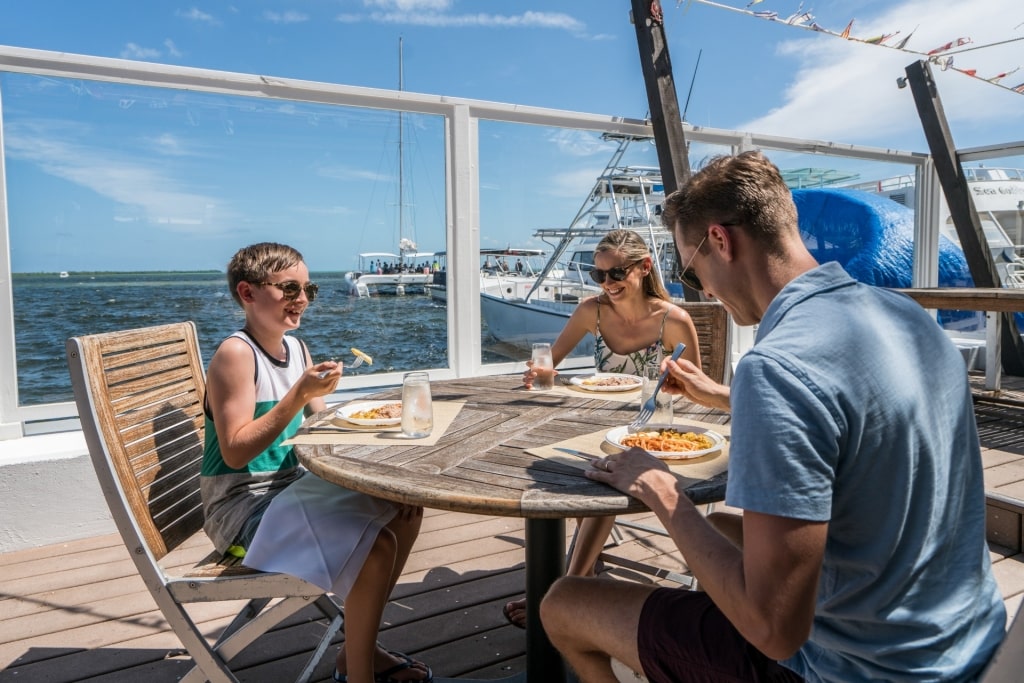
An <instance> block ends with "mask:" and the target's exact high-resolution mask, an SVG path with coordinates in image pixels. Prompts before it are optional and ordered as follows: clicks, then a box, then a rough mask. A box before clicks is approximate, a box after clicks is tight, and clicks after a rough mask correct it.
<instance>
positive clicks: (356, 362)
mask: <svg viewBox="0 0 1024 683" xmlns="http://www.w3.org/2000/svg"><path fill="white" fill-rule="evenodd" d="M327 360H329V361H332V362H337V360H338V359H337V358H328V359H327ZM362 364H363V357H362V356H356V359H355V360H354V361H352V362H351V363H350V364H349V365H347V366H346V367H348V369H349V370H352V369H354V368H358V367H359V366H360V365H362ZM329 372H330V370H324V371H323V372H321V373H320V374H319V375H318V377H319V378H320V379H323V378H324V377H326V376H327V373H329Z"/></svg>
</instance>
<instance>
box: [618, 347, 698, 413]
mask: <svg viewBox="0 0 1024 683" xmlns="http://www.w3.org/2000/svg"><path fill="white" fill-rule="evenodd" d="M685 349H686V344H684V343H683V342H679V343H678V344H676V349H675V351H673V352H672V360H679V356H681V355H683V351H684V350H685ZM666 377H668V368H665V369H664V370H663V371H662V373H661V377H659V378H658V383H657V384H655V385H654V391H653V392H651V397H650V398H648V399H647V400H646V401H644V404H643V405H642V406H640V414H639V415H637V416H636V419H635V420H633V421H632V422H630V423H629V424H628V425H627V428H628V429H629V432H630V433H633V432H635V431H638V430H639V429H640V428H641V427H643V426H644V425H645V424H647V423H648V422H650V421H651V418H652V417H653V416H654V409H655V408H656V407H657V406H658V404H657V399H658V391H660V390H661V385H662V384H664V383H665V378H666Z"/></svg>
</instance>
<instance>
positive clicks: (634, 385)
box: [569, 372, 643, 391]
mask: <svg viewBox="0 0 1024 683" xmlns="http://www.w3.org/2000/svg"><path fill="white" fill-rule="evenodd" d="M611 377H621V378H622V379H627V380H629V382H630V383H629V384H612V385H600V384H587V383H586V382H587V380H592V379H598V380H600V379H608V378H611ZM569 382H571V383H572V384H573V385H574V386H577V387H579V388H580V389H583V390H585V391H634V390H635V389H639V388H640V385H641V384H642V382H643V381H642V380H641V379H640V378H639V377H637V376H636V375H623V374H620V373H617V372H598V373H596V374H593V375H582V376H577V377H573V378H572V379H570V380H569Z"/></svg>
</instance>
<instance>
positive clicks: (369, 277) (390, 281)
mask: <svg viewBox="0 0 1024 683" xmlns="http://www.w3.org/2000/svg"><path fill="white" fill-rule="evenodd" d="M433 278H434V276H433V274H431V273H391V274H382V275H378V274H377V273H360V272H357V271H353V272H350V273H346V274H345V280H344V283H345V284H344V289H345V291H346V293H347V294H349V295H351V296H374V295H380V294H395V295H399V296H400V295H403V294H423V293H424V292H425V291H426V288H427V286H428V285H429V284H430V283H431V282H433Z"/></svg>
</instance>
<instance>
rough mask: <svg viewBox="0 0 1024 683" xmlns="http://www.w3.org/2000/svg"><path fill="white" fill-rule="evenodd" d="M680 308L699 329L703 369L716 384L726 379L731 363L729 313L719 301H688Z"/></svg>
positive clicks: (698, 338)
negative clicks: (727, 368) (728, 366)
mask: <svg viewBox="0 0 1024 683" xmlns="http://www.w3.org/2000/svg"><path fill="white" fill-rule="evenodd" d="M679 307H680V308H682V309H683V310H685V311H686V312H687V313H689V314H690V318H692V319H693V325H694V327H696V328H697V341H698V342H699V344H700V364H701V369H702V370H704V374H706V375H707V376H708V377H710V378H711V379H713V380H715V381H716V382H724V381H725V379H726V367H727V365H728V363H729V312H728V311H726V310H725V306H723V305H722V304H721V303H719V302H717V301H687V302H685V303H681V304H679Z"/></svg>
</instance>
